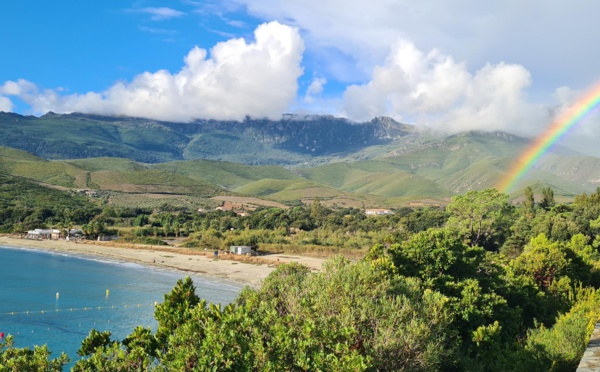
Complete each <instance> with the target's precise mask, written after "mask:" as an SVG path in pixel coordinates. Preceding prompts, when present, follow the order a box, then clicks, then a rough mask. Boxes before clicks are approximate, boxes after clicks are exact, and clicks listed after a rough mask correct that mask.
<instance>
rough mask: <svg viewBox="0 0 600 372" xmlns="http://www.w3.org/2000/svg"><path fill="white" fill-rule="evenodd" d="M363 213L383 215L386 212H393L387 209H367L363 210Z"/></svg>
mask: <svg viewBox="0 0 600 372" xmlns="http://www.w3.org/2000/svg"><path fill="white" fill-rule="evenodd" d="M365 214H366V215H367V216H385V215H388V214H394V212H393V211H391V210H389V209H367V210H365Z"/></svg>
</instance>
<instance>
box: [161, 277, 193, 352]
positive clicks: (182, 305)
mask: <svg viewBox="0 0 600 372" xmlns="http://www.w3.org/2000/svg"><path fill="white" fill-rule="evenodd" d="M199 302H200V298H199V297H198V296H197V295H196V287H194V282H193V281H192V279H191V278H190V277H189V276H187V277H185V279H179V280H178V281H177V284H176V285H175V287H174V288H173V290H172V291H171V293H168V294H166V295H165V301H164V302H163V303H161V304H159V305H158V306H157V307H156V310H155V311H154V317H155V318H156V320H157V321H158V329H157V330H156V339H157V341H158V346H159V347H162V348H164V347H165V346H166V342H167V340H168V338H169V335H170V334H172V333H173V332H174V331H175V329H177V327H178V326H180V325H182V324H183V323H185V322H186V321H187V320H188V319H189V317H190V316H189V310H190V309H191V308H193V307H195V306H196V305H198V303H199Z"/></svg>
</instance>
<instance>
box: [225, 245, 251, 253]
mask: <svg viewBox="0 0 600 372" xmlns="http://www.w3.org/2000/svg"><path fill="white" fill-rule="evenodd" d="M229 251H230V252H231V253H234V254H247V253H252V247H251V246H249V245H232V246H230V247H229Z"/></svg>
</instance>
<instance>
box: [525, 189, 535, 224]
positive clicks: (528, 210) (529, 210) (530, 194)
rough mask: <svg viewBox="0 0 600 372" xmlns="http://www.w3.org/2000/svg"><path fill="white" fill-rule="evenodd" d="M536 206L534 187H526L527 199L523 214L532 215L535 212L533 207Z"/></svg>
mask: <svg viewBox="0 0 600 372" xmlns="http://www.w3.org/2000/svg"><path fill="white" fill-rule="evenodd" d="M534 206H535V199H534V198H533V189H532V188H531V186H527V187H526V188H525V201H524V202H523V215H524V216H527V217H531V216H532V214H533V208H534Z"/></svg>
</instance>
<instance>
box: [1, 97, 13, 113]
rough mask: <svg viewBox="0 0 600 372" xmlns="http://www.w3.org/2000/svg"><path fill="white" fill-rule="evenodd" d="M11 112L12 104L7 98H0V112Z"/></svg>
mask: <svg viewBox="0 0 600 372" xmlns="http://www.w3.org/2000/svg"><path fill="white" fill-rule="evenodd" d="M12 110H13V103H12V102H11V100H10V99H9V98H8V97H3V96H0V111H4V112H11V111H12Z"/></svg>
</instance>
